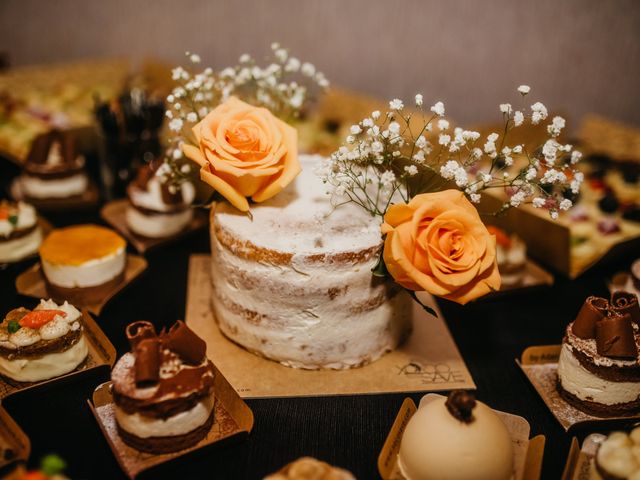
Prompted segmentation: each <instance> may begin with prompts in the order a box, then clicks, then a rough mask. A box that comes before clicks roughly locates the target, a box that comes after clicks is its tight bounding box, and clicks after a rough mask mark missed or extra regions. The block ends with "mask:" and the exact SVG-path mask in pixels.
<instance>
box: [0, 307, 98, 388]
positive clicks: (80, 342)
mask: <svg viewBox="0 0 640 480" xmlns="http://www.w3.org/2000/svg"><path fill="white" fill-rule="evenodd" d="M88 352H89V350H88V346H87V342H86V339H85V336H84V329H83V327H82V314H81V313H80V311H79V310H78V309H77V308H76V307H74V306H73V305H71V304H69V303H67V302H64V303H63V304H57V303H55V302H54V301H53V300H41V301H40V304H39V305H38V306H37V307H36V308H35V309H33V310H29V309H27V308H16V309H14V310H11V311H10V312H9V313H8V314H7V315H6V316H5V317H4V318H3V320H2V322H0V375H2V376H5V377H8V378H10V379H12V380H14V381H17V382H39V381H42V380H48V379H51V378H55V377H59V376H60V375H64V374H66V373H69V372H71V371H73V370H75V369H76V368H77V367H78V366H79V365H80V364H81V363H82V362H84V360H85V359H86V358H87V354H88Z"/></svg>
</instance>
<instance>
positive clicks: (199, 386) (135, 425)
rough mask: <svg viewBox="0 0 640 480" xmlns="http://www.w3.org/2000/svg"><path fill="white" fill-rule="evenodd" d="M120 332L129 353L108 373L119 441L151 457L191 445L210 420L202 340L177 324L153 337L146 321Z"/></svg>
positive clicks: (209, 378)
mask: <svg viewBox="0 0 640 480" xmlns="http://www.w3.org/2000/svg"><path fill="white" fill-rule="evenodd" d="M126 333H127V338H128V339H129V343H130V346H131V352H129V353H125V354H124V355H123V356H122V357H121V358H120V360H118V362H117V363H116V365H115V366H114V367H113V370H112V372H111V381H112V384H113V400H114V403H115V419H116V423H117V426H118V432H119V434H120V437H121V438H122V440H123V441H124V442H125V443H127V444H128V445H130V446H131V447H133V448H135V449H137V450H140V451H143V452H149V453H156V454H159V453H169V452H175V451H178V450H183V449H185V448H189V447H191V446H193V445H195V444H196V443H198V442H199V441H200V440H202V439H203V438H204V437H205V436H206V435H207V433H209V430H210V429H211V425H212V423H213V420H214V406H215V398H214V391H213V382H214V378H215V371H214V367H213V364H212V363H211V361H209V360H208V359H207V357H206V348H207V346H206V344H205V342H204V341H203V340H202V339H200V338H199V337H198V336H197V335H196V334H195V333H193V332H192V331H191V330H190V329H189V328H188V327H187V326H186V325H185V324H184V323H183V322H181V321H178V322H176V323H175V324H174V325H173V326H172V327H171V329H170V330H169V331H168V332H164V331H163V332H161V333H160V334H159V335H158V334H156V331H155V328H154V327H153V324H151V323H150V322H146V321H139V322H134V323H132V324H130V325H129V326H128V327H127V331H126Z"/></svg>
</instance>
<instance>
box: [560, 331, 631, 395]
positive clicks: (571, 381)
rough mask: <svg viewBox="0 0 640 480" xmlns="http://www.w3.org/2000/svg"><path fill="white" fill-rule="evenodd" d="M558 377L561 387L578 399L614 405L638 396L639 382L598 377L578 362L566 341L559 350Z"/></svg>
mask: <svg viewBox="0 0 640 480" xmlns="http://www.w3.org/2000/svg"><path fill="white" fill-rule="evenodd" d="M558 378H559V380H560V385H561V386H562V388H564V389H565V390H566V391H567V392H569V393H571V394H572V395H575V396H576V397H578V398H579V399H580V400H588V401H592V402H597V403H601V404H603V405H615V404H617V403H628V402H633V401H636V400H638V399H639V398H640V382H612V381H610V380H605V379H603V378H600V377H599V376H597V375H595V374H594V373H591V372H590V371H588V370H587V369H586V368H584V367H583V366H582V365H581V364H580V362H579V361H578V359H577V358H576V357H575V355H574V354H573V352H572V351H571V347H570V346H569V345H567V344H566V343H564V344H563V345H562V349H561V350H560V359H559V361H558Z"/></svg>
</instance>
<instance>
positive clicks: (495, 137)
mask: <svg viewBox="0 0 640 480" xmlns="http://www.w3.org/2000/svg"><path fill="white" fill-rule="evenodd" d="M498 138H500V135H498V134H497V133H496V132H493V133H490V134H489V135H487V140H488V141H489V142H495V141H496V140H498Z"/></svg>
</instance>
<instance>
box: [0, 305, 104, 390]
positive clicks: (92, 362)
mask: <svg viewBox="0 0 640 480" xmlns="http://www.w3.org/2000/svg"><path fill="white" fill-rule="evenodd" d="M82 326H83V327H84V335H85V340H86V341H87V346H88V347H89V353H88V354H87V358H86V360H85V361H84V362H82V363H81V364H80V365H79V366H78V368H76V369H75V370H74V371H72V372H69V373H67V374H65V375H61V376H59V377H56V378H52V379H49V380H43V381H41V382H16V381H14V380H11V379H10V378H7V377H3V376H0V399H4V398H7V399H8V398H9V397H14V396H17V395H18V394H19V395H23V394H25V395H26V394H29V393H31V392H34V391H36V390H37V391H38V392H41V391H43V390H45V389H48V388H50V387H52V386H56V385H60V384H63V383H66V382H69V381H72V380H73V379H74V378H78V376H79V375H92V374H96V373H98V369H105V370H110V369H111V367H112V366H113V364H114V363H115V361H116V349H115V348H114V347H113V345H112V344H111V342H110V341H109V339H108V338H107V336H106V335H105V334H104V332H103V331H102V330H101V329H100V327H99V326H98V325H97V324H96V322H95V320H94V319H93V317H92V316H91V315H90V314H89V312H87V311H86V310H82Z"/></svg>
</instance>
